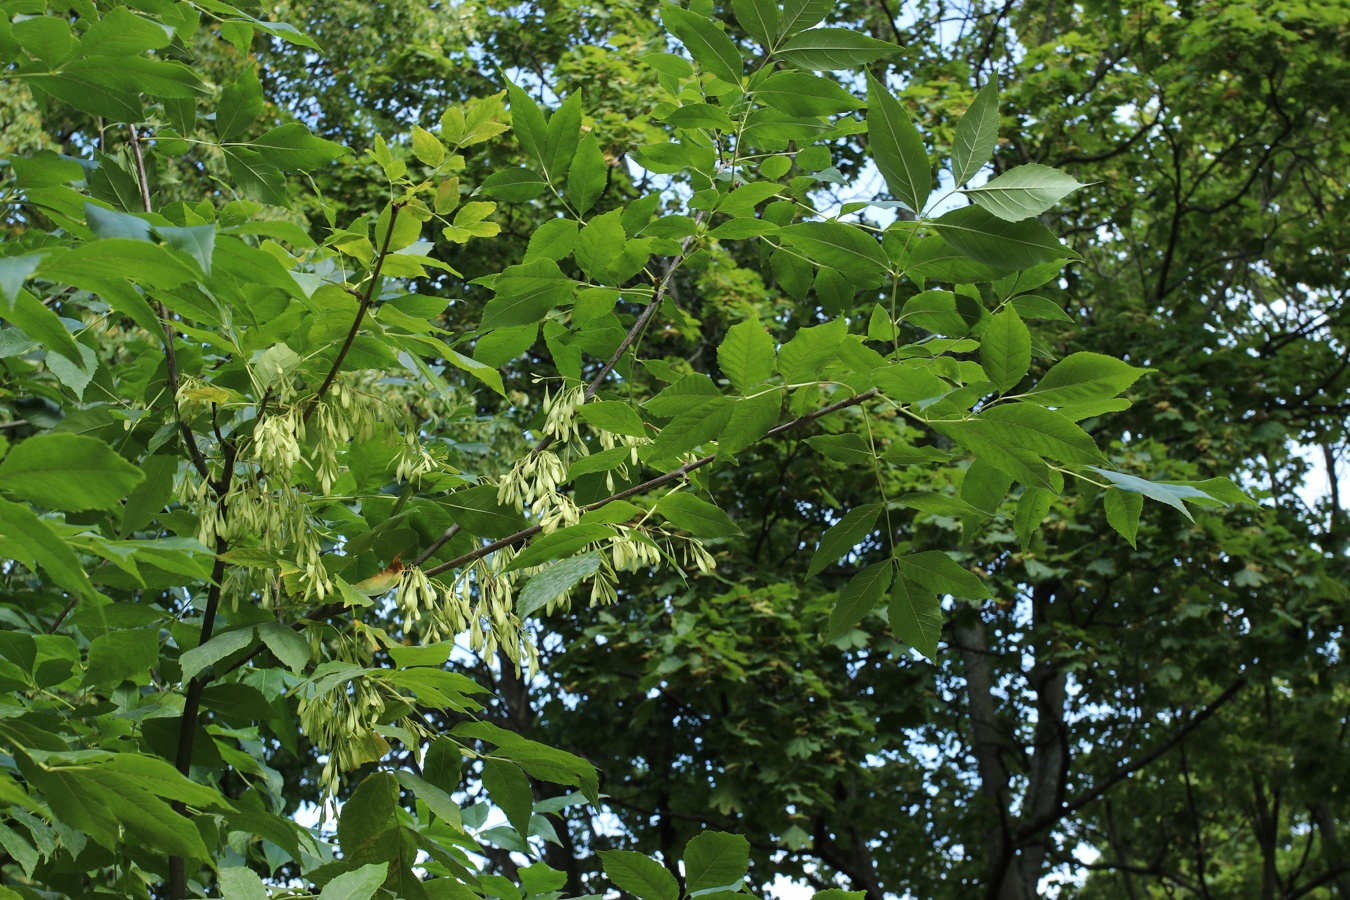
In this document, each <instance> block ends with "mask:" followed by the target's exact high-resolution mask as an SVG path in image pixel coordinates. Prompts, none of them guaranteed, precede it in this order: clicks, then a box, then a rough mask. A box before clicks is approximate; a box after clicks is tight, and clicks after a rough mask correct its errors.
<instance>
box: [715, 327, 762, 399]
mask: <svg viewBox="0 0 1350 900" xmlns="http://www.w3.org/2000/svg"><path fill="white" fill-rule="evenodd" d="M774 362H775V356H774V344H773V338H771V337H769V334H768V332H766V331H765V330H764V326H763V325H761V324H759V318H758V317H756V318H753V319H746V320H745V321H744V322H740V323H738V324H736V325H733V326H731V327H730V328H728V329H727V336H726V337H725V338H723V339H722V344H721V346H719V347H718V348H717V364H718V365H719V366H721V367H722V372H723V374H725V375H726V376H727V380H728V381H730V382H731V385H732V387H734V388H736V390H738V391H740V392H741V394H742V395H744V394H746V393H748V392H749V388H750V387H752V386H754V385H756V384H759V383H760V382H761V381H764V380H765V379H766V378H768V377H769V376H771V375H773V369H774Z"/></svg>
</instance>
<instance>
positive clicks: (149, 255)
mask: <svg viewBox="0 0 1350 900" xmlns="http://www.w3.org/2000/svg"><path fill="white" fill-rule="evenodd" d="M269 258H270V257H269ZM38 271H39V272H40V273H41V274H42V275H43V276H44V277H47V278H51V279H52V280H53V281H67V280H70V281H71V282H74V281H76V280H80V279H85V278H88V279H93V280H95V281H98V280H108V279H111V278H129V279H131V280H132V281H134V282H136V283H137V284H141V285H144V286H145V287H147V288H151V289H154V290H172V289H173V288H176V287H179V286H181V285H184V284H187V283H189V282H193V281H198V280H200V279H201V276H202V272H201V269H200V268H199V267H198V266H197V264H196V262H195V261H194V260H193V259H192V258H191V257H190V256H187V255H186V254H184V253H180V252H179V251H177V250H174V249H172V248H170V247H166V246H162V245H157V244H152V243H150V242H148V241H138V240H127V239H125V238H110V239H108V240H99V241H91V242H90V243H87V244H82V245H80V246H79V247H76V248H75V249H74V250H68V251H66V252H64V253H56V252H53V253H50V254H48V255H47V256H46V257H45V258H44V259H43V261H42V265H41V266H40V267H39V270H38Z"/></svg>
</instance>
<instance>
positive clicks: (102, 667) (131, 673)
mask: <svg viewBox="0 0 1350 900" xmlns="http://www.w3.org/2000/svg"><path fill="white" fill-rule="evenodd" d="M158 662H159V635H158V633H157V632H155V631H152V630H150V629H145V628H138V629H134V630H131V631H110V632H108V633H107V634H104V635H100V636H99V637H96V638H94V640H93V641H92V642H91V643H90V644H89V661H88V663H87V665H86V667H85V670H84V678H83V680H82V681H81V687H88V686H90V685H111V686H114V687H115V686H117V685H119V684H121V683H122V682H123V681H126V680H129V679H136V678H144V677H145V676H146V673H148V672H149V671H150V670H151V669H153V668H154V667H155V665H156V664H157V663H158Z"/></svg>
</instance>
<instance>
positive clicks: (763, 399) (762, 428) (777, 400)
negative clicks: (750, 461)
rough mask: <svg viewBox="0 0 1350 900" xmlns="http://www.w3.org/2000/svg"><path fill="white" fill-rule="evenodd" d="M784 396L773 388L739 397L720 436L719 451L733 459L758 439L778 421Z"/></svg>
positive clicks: (721, 454)
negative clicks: (755, 394)
mask: <svg viewBox="0 0 1350 900" xmlns="http://www.w3.org/2000/svg"><path fill="white" fill-rule="evenodd" d="M782 404H783V395H782V392H781V391H776V390H775V391H770V392H768V393H764V394H760V395H759V396H757V397H747V398H745V399H744V400H737V401H736V402H735V403H734V404H732V407H731V418H730V419H729V420H728V421H727V425H726V427H725V428H723V429H722V433H721V435H719V436H718V438H717V453H718V455H719V456H720V457H722V458H730V457H732V456H734V455H735V454H737V453H740V452H741V451H742V450H744V449H745V448H746V447H749V446H750V445H751V444H753V443H755V442H756V441H758V440H759V439H760V438H762V437H764V435H765V434H767V433H768V431H769V429H770V428H772V427H773V426H774V425H776V424H778V415H779V413H780V412H781V407H782Z"/></svg>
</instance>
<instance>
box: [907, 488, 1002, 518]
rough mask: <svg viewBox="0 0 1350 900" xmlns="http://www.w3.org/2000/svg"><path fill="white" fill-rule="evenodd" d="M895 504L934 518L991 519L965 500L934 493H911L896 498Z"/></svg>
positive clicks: (984, 512) (983, 511)
mask: <svg viewBox="0 0 1350 900" xmlns="http://www.w3.org/2000/svg"><path fill="white" fill-rule="evenodd" d="M895 502H896V503H898V504H900V505H901V506H907V507H909V508H910V509H917V510H918V511H919V512H925V513H929V514H930V515H934V516H951V517H953V518H955V517H958V516H961V517H965V518H969V519H975V520H977V521H978V520H982V519H987V518H989V513H988V512H986V511H985V510H983V509H981V508H980V507H978V506H975V505H974V504H973V503H970V502H968V501H967V500H965V499H964V498H962V499H958V498H956V497H951V496H948V495H947V494H939V493H936V492H933V491H911V492H909V493H905V494H901V495H900V496H899V497H896V498H895Z"/></svg>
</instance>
